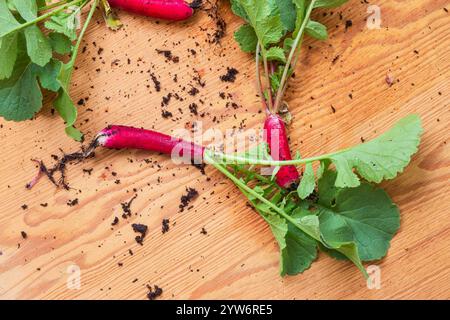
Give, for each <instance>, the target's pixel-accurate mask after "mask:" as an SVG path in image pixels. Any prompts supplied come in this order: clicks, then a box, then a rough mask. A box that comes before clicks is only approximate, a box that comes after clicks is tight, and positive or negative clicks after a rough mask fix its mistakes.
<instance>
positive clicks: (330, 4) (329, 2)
mask: <svg viewBox="0 0 450 320" xmlns="http://www.w3.org/2000/svg"><path fill="white" fill-rule="evenodd" d="M347 1H348V0H317V1H316V3H315V4H314V8H335V7H339V6H341V5H343V4H344V3H346V2H347Z"/></svg>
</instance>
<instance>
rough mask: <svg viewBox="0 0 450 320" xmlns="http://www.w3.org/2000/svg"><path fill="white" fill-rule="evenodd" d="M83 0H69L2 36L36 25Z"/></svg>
mask: <svg viewBox="0 0 450 320" xmlns="http://www.w3.org/2000/svg"><path fill="white" fill-rule="evenodd" d="M82 1H83V0H74V1H71V2H69V3H66V4H64V5H62V6H60V7H58V8H57V9H55V10H53V11H50V12H47V13H46V14H43V15H42V16H39V17H37V18H36V19H34V20H31V21H27V22H25V23H23V24H21V25H19V26H17V27H15V28H14V29H11V30H9V31H8V32H7V33H6V34H3V35H2V37H3V36H6V35H8V34H11V33H14V32H17V31H19V30H22V29H25V28H27V27H29V26H32V25H34V24H36V23H39V22H41V21H44V20H46V19H48V18H50V17H51V16H53V15H54V14H56V13H58V12H60V11H62V10H64V9H66V8H68V7H70V6H71V5H74V4H76V3H80V2H82Z"/></svg>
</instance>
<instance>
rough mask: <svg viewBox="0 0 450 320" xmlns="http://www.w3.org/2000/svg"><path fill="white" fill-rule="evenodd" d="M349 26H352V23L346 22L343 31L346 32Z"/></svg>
mask: <svg viewBox="0 0 450 320" xmlns="http://www.w3.org/2000/svg"><path fill="white" fill-rule="evenodd" d="M351 26H353V21H352V20H346V21H345V31H347V30H348V28H350V27H351Z"/></svg>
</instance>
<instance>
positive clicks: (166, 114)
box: [161, 110, 173, 119]
mask: <svg viewBox="0 0 450 320" xmlns="http://www.w3.org/2000/svg"><path fill="white" fill-rule="evenodd" d="M161 116H162V117H163V118H164V119H168V118H172V117H173V114H172V112H170V111H167V110H162V111H161Z"/></svg>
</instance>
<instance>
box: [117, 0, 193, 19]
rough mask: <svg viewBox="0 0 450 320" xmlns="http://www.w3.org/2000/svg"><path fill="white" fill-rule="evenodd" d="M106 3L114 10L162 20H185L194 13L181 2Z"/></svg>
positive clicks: (140, 0)
mask: <svg viewBox="0 0 450 320" xmlns="http://www.w3.org/2000/svg"><path fill="white" fill-rule="evenodd" d="M108 2H109V4H110V5H111V7H114V8H120V9H123V10H125V11H130V12H134V13H137V14H140V15H144V16H148V17H153V18H158V19H164V20H174V21H179V20H186V19H188V18H190V17H191V16H192V15H193V13H194V10H193V8H192V7H191V6H190V5H189V4H188V3H186V2H185V1H183V0H108Z"/></svg>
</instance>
